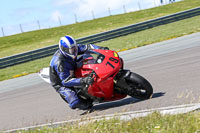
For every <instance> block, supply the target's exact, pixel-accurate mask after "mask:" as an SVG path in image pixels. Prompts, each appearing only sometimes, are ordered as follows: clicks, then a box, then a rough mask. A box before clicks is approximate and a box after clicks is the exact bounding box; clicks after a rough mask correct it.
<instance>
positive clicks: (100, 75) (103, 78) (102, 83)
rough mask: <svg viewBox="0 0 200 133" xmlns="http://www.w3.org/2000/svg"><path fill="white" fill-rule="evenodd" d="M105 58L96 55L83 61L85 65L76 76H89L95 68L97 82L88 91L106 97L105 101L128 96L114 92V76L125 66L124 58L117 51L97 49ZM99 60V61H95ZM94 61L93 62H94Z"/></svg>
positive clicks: (77, 71) (96, 95)
mask: <svg viewBox="0 0 200 133" xmlns="http://www.w3.org/2000/svg"><path fill="white" fill-rule="evenodd" d="M94 51H95V52H98V53H100V56H98V57H102V58H103V60H102V62H101V61H99V60H98V59H96V60H95V56H93V57H88V58H87V59H85V60H84V61H83V66H82V67H81V68H78V69H77V70H76V73H75V74H76V77H85V76H88V75H89V74H90V73H91V72H92V71H93V70H94V71H95V72H96V74H97V76H96V78H95V82H94V83H93V84H92V85H91V86H90V87H89V88H88V93H89V94H90V95H93V96H95V97H100V98H104V100H105V101H112V100H117V99H121V98H124V97H126V95H120V94H114V91H113V90H114V77H115V75H116V74H117V73H118V72H119V70H120V69H121V68H122V67H123V60H122V59H120V58H119V56H118V54H117V52H115V51H112V50H100V49H98V50H97V49H96V50H94ZM94 61H95V62H97V63H94ZM92 62H93V63H92Z"/></svg>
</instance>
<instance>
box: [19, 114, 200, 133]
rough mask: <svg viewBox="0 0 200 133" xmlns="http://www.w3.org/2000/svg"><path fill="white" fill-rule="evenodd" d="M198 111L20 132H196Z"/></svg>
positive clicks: (198, 120) (197, 130) (199, 124)
mask: <svg viewBox="0 0 200 133" xmlns="http://www.w3.org/2000/svg"><path fill="white" fill-rule="evenodd" d="M199 118H200V113H188V114H179V115H165V116H162V115H160V114H159V113H153V114H151V115H148V116H146V117H140V118H135V119H132V120H131V121H120V120H118V119H112V120H101V121H96V122H93V123H89V124H87V125H78V123H77V125H66V126H62V127H57V128H40V129H39V128H38V129H34V130H30V131H21V133H27V132H31V133H36V132H41V133H54V132H57V133H59V132H69V133H80V132H81V133H198V132H200V119H199Z"/></svg>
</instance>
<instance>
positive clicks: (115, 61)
mask: <svg viewBox="0 0 200 133" xmlns="http://www.w3.org/2000/svg"><path fill="white" fill-rule="evenodd" d="M109 60H110V61H112V62H114V63H118V62H119V60H117V59H115V58H112V57H110V58H109ZM107 65H110V66H111V67H112V68H113V69H114V68H115V66H113V65H112V64H111V63H110V62H109V61H108V62H107V63H106V66H107Z"/></svg>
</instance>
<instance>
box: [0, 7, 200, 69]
mask: <svg viewBox="0 0 200 133" xmlns="http://www.w3.org/2000/svg"><path fill="white" fill-rule="evenodd" d="M197 15H200V7H198V8H193V9H190V10H187V11H183V12H179V13H175V14H172V15H168V16H164V17H160V18H156V19H152V20H148V21H145V22H141V23H137V24H133V25H129V26H125V27H121V28H118V29H115V30H110V31H107V32H103V33H99V34H95V35H91V36H87V37H83V38H79V39H77V40H76V41H77V43H80V44H89V43H98V42H101V41H106V40H109V39H113V38H116V37H120V36H124V35H128V34H131V33H135V32H138V31H142V30H146V29H149V28H153V27H156V26H160V25H164V24H168V23H172V22H176V21H179V20H183V19H187V18H191V17H194V16H197ZM57 49H58V44H55V45H52V46H48V47H45V48H40V49H37V50H33V51H29V52H25V53H21V54H17V55H13V56H9V57H5V58H0V69H2V68H6V67H9V66H13V65H17V64H20V63H25V62H28V61H33V60H36V59H40V58H44V57H47V56H52V55H53V54H54V52H55V51H56V50H57Z"/></svg>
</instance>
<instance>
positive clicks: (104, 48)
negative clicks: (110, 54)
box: [99, 47, 109, 50]
mask: <svg viewBox="0 0 200 133" xmlns="http://www.w3.org/2000/svg"><path fill="white" fill-rule="evenodd" d="M99 49H103V50H109V48H108V47H100V48H99Z"/></svg>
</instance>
